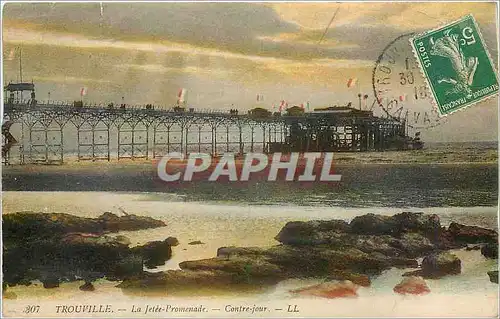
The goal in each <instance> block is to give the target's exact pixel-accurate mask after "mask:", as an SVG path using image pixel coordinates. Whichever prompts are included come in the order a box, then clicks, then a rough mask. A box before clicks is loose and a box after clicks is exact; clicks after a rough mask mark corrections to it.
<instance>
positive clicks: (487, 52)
mask: <svg viewBox="0 0 500 319" xmlns="http://www.w3.org/2000/svg"><path fill="white" fill-rule="evenodd" d="M468 18H471V19H472V22H473V23H474V26H475V27H476V30H477V34H478V35H479V38H480V39H481V44H482V45H483V48H484V50H485V51H486V56H487V57H488V60H489V62H490V65H491V68H492V69H493V73H494V74H495V77H496V79H497V82H500V81H499V79H498V71H497V70H496V69H495V64H494V63H493V60H492V58H491V55H490V51H489V50H488V47H487V45H486V42H485V41H484V38H483V35H482V33H481V29H480V28H479V25H478V24H477V22H476V19H474V16H473V15H472V14H467V15H465V16H463V17H462V18H460V19H458V20H455V21H452V22H448V23H446V24H442V25H440V26H438V27H436V28H433V29H431V30H427V31H425V32H422V33H419V34H416V35H414V36H412V37H410V39H409V41H410V46H411V49H412V51H413V55H414V56H415V59H417V63H418V66H419V71H420V74H421V75H422V77H423V78H424V81H425V84H426V85H427V88H428V89H429V91H431V93H432V94H431V95H432V99H431V102H432V105H433V107H435V108H436V112H437V113H438V114H439V117H441V118H444V117H447V116H449V115H451V114H454V113H456V112H459V111H464V110H466V109H468V108H469V107H471V106H473V105H476V104H478V103H480V102H484V101H486V100H488V99H491V98H494V97H495V96H497V95H498V91H497V92H496V93H495V94H490V95H488V96H484V97H482V98H480V99H479V100H476V101H471V102H469V103H466V104H464V105H462V106H461V107H460V108H458V109H455V110H453V111H451V112H449V113H445V114H441V112H440V109H439V106H438V102H437V100H436V96H435V94H434V90H433V89H432V86H431V84H430V82H429V79H428V78H427V74H426V73H425V71H424V69H423V67H424V66H423V65H422V62H421V61H420V57H419V56H418V51H417V49H416V48H415V45H414V43H413V42H414V39H416V38H419V37H424V36H426V35H428V34H429V33H432V32H435V31H438V30H441V29H444V28H446V27H448V26H451V25H454V24H458V23H460V22H462V21H465V20H467V19H468ZM497 41H498V40H497Z"/></svg>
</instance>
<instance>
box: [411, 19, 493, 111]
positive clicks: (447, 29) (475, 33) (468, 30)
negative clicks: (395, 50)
mask: <svg viewBox="0 0 500 319" xmlns="http://www.w3.org/2000/svg"><path fill="white" fill-rule="evenodd" d="M410 44H411V46H412V48H413V52H414V53H415V56H416V57H417V61H418V65H419V68H420V70H421V71H422V73H423V75H424V77H425V80H426V82H427V84H428V86H429V88H430V92H431V96H432V98H433V101H434V103H435V105H436V106H437V109H438V112H439V115H440V116H445V115H448V114H451V113H453V112H456V111H458V110H460V109H463V108H465V107H468V106H471V105H474V104H476V103H478V102H480V101H483V100H485V99H487V98H490V97H492V96H494V95H496V94H497V93H498V78H497V73H496V71H495V68H494V65H493V62H492V60H491V57H490V55H489V53H488V51H487V48H486V45H485V43H484V40H483V37H482V35H481V32H480V30H479V26H478V25H477V23H476V21H475V19H474V17H473V16H472V15H467V16H465V17H463V18H462V19H460V20H458V21H455V22H452V23H450V24H447V25H445V26H443V27H440V28H437V29H434V30H432V31H429V32H426V33H424V34H419V35H416V36H414V37H412V38H411V39H410Z"/></svg>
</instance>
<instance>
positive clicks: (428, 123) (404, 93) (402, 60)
mask: <svg viewBox="0 0 500 319" xmlns="http://www.w3.org/2000/svg"><path fill="white" fill-rule="evenodd" d="M413 36H415V33H406V34H403V35H400V36H398V37H397V38H395V39H393V40H392V41H391V42H389V43H388V44H387V45H386V47H385V48H384V50H383V51H382V53H381V54H380V55H379V57H378V59H377V61H376V63H375V66H374V68H373V72H372V86H373V94H374V96H375V101H376V103H377V104H378V106H379V107H380V108H381V110H382V111H383V112H384V113H385V114H386V115H387V116H388V117H389V118H391V119H393V120H396V121H398V122H400V123H402V124H405V125H406V126H407V127H408V128H411V129H413V130H417V131H420V130H428V129H432V128H434V127H436V126H438V125H441V124H442V123H444V122H445V121H446V118H444V117H441V116H439V114H438V112H437V110H436V107H435V106H434V105H433V100H432V97H431V93H430V91H429V88H428V87H427V85H426V83H425V78H424V75H423V74H422V72H419V70H418V68H419V66H418V62H417V58H416V57H415V55H414V54H413V50H412V47H411V45H410V42H409V39H410V38H412V37H413Z"/></svg>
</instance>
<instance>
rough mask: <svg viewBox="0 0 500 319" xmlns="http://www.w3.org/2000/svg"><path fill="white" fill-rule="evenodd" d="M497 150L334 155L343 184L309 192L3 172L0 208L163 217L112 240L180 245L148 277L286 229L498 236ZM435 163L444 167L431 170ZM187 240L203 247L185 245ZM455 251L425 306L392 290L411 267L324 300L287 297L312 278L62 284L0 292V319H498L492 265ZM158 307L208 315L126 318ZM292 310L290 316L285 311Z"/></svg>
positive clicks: (288, 186) (293, 187)
mask: <svg viewBox="0 0 500 319" xmlns="http://www.w3.org/2000/svg"><path fill="white" fill-rule="evenodd" d="M496 148H497V144H496V142H494V143H468V144H467V143H463V144H461V145H460V147H457V144H449V143H444V144H441V145H440V144H436V145H426V150H425V151H424V153H423V154H420V155H419V156H421V157H422V158H429V159H430V160H429V161H427V162H425V161H422V160H418V161H411V160H409V161H401V158H407V157H408V155H402V154H399V153H397V152H394V153H391V152H384V154H379V153H367V154H361V153H360V154H350V153H349V154H343V155H342V157H343V158H344V160H343V161H340V162H341V163H339V164H338V165H336V166H335V169H336V172H338V173H340V174H341V175H342V180H341V182H340V183H338V184H335V185H332V184H325V185H323V184H322V185H313V186H311V185H308V186H304V185H298V184H296V183H286V182H280V183H266V182H257V183H251V184H238V185H233V184H217V183H215V184H214V183H196V184H193V185H191V186H190V187H175V188H172V187H169V186H168V185H166V184H165V183H159V182H158V181H156V180H154V179H153V178H152V175H151V174H152V173H151V172H152V170H151V168H148V169H145V168H144V167H147V166H137V165H125V164H121V165H119V168H112V167H110V166H109V165H108V166H106V165H99V164H95V165H86V166H85V167H82V168H79V167H78V166H77V165H73V166H71V167H69V168H65V167H50V168H39V167H36V168H23V169H18V168H4V170H3V173H2V176H3V183H2V187H3V193H2V208H3V214H8V213H13V212H18V211H41V212H58V213H70V214H74V215H77V216H85V217H96V216H98V215H100V214H102V213H103V212H105V211H110V212H114V213H117V214H121V213H122V212H123V211H125V212H127V213H132V214H137V215H144V216H151V217H154V218H157V219H161V220H163V221H165V222H166V224H167V226H166V227H162V228H157V229H148V230H141V231H134V232H121V233H120V234H121V235H125V236H127V237H128V238H130V239H131V242H132V245H140V244H144V243H146V242H148V241H152V240H163V239H165V238H167V237H169V236H174V237H177V238H178V240H179V242H180V244H179V246H176V247H174V248H173V257H172V259H170V260H169V261H167V263H166V264H165V265H164V266H160V267H158V268H157V269H154V270H150V271H153V272H156V271H162V270H167V269H179V266H178V265H179V263H180V262H182V261H185V260H196V259H202V258H211V257H214V256H215V255H216V252H217V249H218V248H219V247H223V246H257V247H269V246H272V245H277V244H279V243H278V242H277V241H276V240H275V239H274V237H275V236H276V234H277V233H278V232H279V230H280V229H281V228H282V227H283V226H284V225H285V224H286V223H287V222H289V221H294V220H304V221H306V220H328V219H343V220H346V221H350V220H352V218H354V217H355V216H359V215H363V214H367V213H376V214H382V215H393V214H396V213H400V212H403V211H412V212H424V213H429V214H431V213H432V214H437V215H438V216H439V217H440V220H441V223H442V225H444V226H447V225H449V223H451V222H452V221H455V222H459V223H463V224H467V225H478V226H482V227H488V228H492V229H498V164H497V162H496V158H495V157H496ZM492 154H493V155H492ZM436 156H441V157H442V156H447V157H448V158H447V160H440V161H437V160H436ZM345 158H352V160H350V159H347V160H346V159H345ZM491 158H493V159H495V161H492V160H491ZM374 159H377V160H374ZM380 159H382V160H380ZM387 159H389V160H390V161H388V160H387ZM457 159H459V160H457ZM467 159H469V160H468V161H467ZM138 167H141V168H140V169H139V168H138ZM192 241H201V242H202V244H200V245H190V244H189V243H190V242H192ZM454 253H455V254H456V255H457V256H458V257H459V258H460V259H461V260H462V273H461V274H460V275H457V276H448V277H445V278H442V279H438V280H427V284H428V285H429V287H430V289H431V293H430V294H428V295H423V296H401V295H397V294H395V293H394V292H393V290H392V289H393V287H394V286H395V285H396V284H397V283H399V282H400V281H401V279H402V276H401V275H402V273H404V272H406V271H409V270H410V269H390V270H387V271H385V272H384V273H383V274H382V275H380V276H378V277H376V278H373V280H372V285H371V286H370V287H367V288H364V287H363V288H360V289H359V291H358V293H359V296H358V297H357V298H340V299H331V300H330V299H323V298H315V297H304V296H302V297H298V296H296V295H293V294H291V293H290V290H292V289H296V288H301V287H305V286H309V285H313V284H317V283H320V282H321V281H322V279H308V280H298V279H293V280H285V281H283V282H280V283H279V284H278V285H275V286H271V287H263V288H262V289H259V290H256V291H254V290H251V291H241V290H238V291H235V290H232V289H227V290H224V291H219V290H215V289H211V288H210V287H203V288H199V289H195V290H193V289H186V291H184V292H178V291H176V292H172V291H169V290H168V288H167V289H165V290H162V291H158V290H155V291H150V290H148V289H143V290H139V291H127V290H122V289H120V288H117V287H115V286H116V284H117V283H116V282H110V281H106V280H104V279H101V280H98V281H96V282H95V283H94V285H95V288H96V290H95V291H92V292H83V291H80V290H79V289H78V286H79V285H81V284H82V283H81V282H76V283H63V284H61V285H60V287H58V288H54V289H44V288H43V287H41V284H40V283H35V284H34V285H31V286H29V287H25V286H16V287H10V288H8V291H9V292H12V293H14V294H15V296H16V298H15V299H6V298H5V297H4V299H3V314H4V315H5V316H11V317H12V316H26V315H25V314H23V311H24V310H25V309H26V307H27V306H29V305H41V307H40V311H39V312H38V313H34V314H30V316H31V317H67V315H66V316H65V315H62V314H58V313H56V306H57V305H76V304H111V305H112V307H113V309H114V311H115V313H113V316H116V317H144V318H146V317H150V316H156V317H161V316H163V317H166V316H176V317H177V316H178V317H193V316H200V317H207V316H209V317H241V318H249V317H266V318H278V317H287V318H290V317H317V318H331V317H498V313H499V311H498V310H499V309H498V297H499V291H498V285H497V284H494V283H491V282H490V281H489V277H488V275H487V274H486V273H487V272H488V271H491V270H495V269H498V263H497V261H496V260H491V259H486V258H484V257H483V256H482V255H481V253H480V252H479V251H476V250H472V251H465V250H456V251H454ZM156 304H160V305H167V304H168V305H174V306H183V305H186V306H196V305H204V306H206V307H208V308H209V309H210V311H209V312H207V313H174V314H172V313H170V314H144V313H131V312H130V311H129V310H131V307H132V306H134V305H135V306H142V307H144V306H145V305H156ZM239 305H243V306H250V307H251V306H252V305H258V306H266V307H268V309H269V310H268V311H264V312H256V313H246V312H234V311H230V309H234V306H239ZM295 305H296V306H297V309H298V310H299V312H288V311H287V310H288V309H294V308H293V306H295ZM289 306H292V308H289ZM118 309H127V311H122V312H119V311H118ZM135 309H137V308H135ZM214 309H215V310H214ZM217 309H218V310H217ZM277 309H281V310H277ZM227 310H229V311H227ZM72 316H74V317H89V316H99V315H98V314H93V315H89V314H73V315H72ZM101 316H102V315H101Z"/></svg>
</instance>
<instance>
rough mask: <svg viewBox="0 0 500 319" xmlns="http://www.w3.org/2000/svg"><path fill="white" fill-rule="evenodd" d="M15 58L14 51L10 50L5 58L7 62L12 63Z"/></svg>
mask: <svg viewBox="0 0 500 319" xmlns="http://www.w3.org/2000/svg"><path fill="white" fill-rule="evenodd" d="M15 57H16V49H11V50H10V52H9V55H8V56H7V61H12V60H14V58H15Z"/></svg>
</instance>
